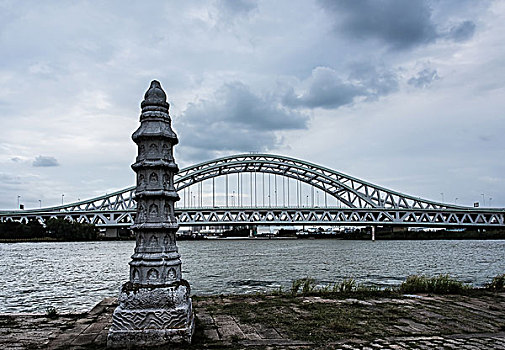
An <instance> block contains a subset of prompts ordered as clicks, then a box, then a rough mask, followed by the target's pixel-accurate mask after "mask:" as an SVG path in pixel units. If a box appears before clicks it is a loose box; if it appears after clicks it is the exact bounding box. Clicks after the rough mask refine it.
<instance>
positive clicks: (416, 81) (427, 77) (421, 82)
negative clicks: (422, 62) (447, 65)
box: [407, 68, 440, 88]
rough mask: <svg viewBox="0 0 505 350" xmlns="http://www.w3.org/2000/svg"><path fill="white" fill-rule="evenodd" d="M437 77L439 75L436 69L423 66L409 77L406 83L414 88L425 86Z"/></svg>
mask: <svg viewBox="0 0 505 350" xmlns="http://www.w3.org/2000/svg"><path fill="white" fill-rule="evenodd" d="M438 79H440V77H439V76H438V73H437V70H436V69H430V68H425V69H423V70H422V71H420V72H418V73H417V75H416V76H415V77H412V78H410V79H409V80H408V81H407V83H408V84H409V85H412V86H414V87H416V88H426V87H428V86H430V85H431V84H432V83H433V82H434V81H435V80H438Z"/></svg>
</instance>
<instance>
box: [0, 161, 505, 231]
mask: <svg viewBox="0 0 505 350" xmlns="http://www.w3.org/2000/svg"><path fill="white" fill-rule="evenodd" d="M242 173H264V174H273V175H280V176H284V177H286V178H289V179H294V180H297V181H299V182H301V183H305V184H307V185H310V186H312V187H314V188H316V189H318V190H320V191H322V192H323V193H325V195H328V196H330V197H332V198H334V199H336V200H337V201H339V202H340V203H341V205H339V207H325V208H321V207H316V206H314V205H312V206H311V207H309V206H308V205H307V206H306V207H301V206H300V205H299V203H298V205H297V206H286V207H283V208H271V207H266V206H263V207H258V206H253V205H252V200H251V206H249V207H239V206H232V207H229V206H226V207H224V208H223V207H215V206H214V205H213V206H211V207H206V208H205V207H201V206H200V207H197V206H196V205H195V206H193V207H191V208H187V207H185V208H180V207H179V208H178V209H176V214H177V215H178V218H179V223H180V224H181V225H223V224H225V225H227V224H287V225H296V224H300V225H302V224H323V225H324V224H327V225H340V224H354V225H360V224H361V225H368V224H371V225H384V224H387V225H403V226H424V227H451V226H453V227H464V226H481V227H483V226H485V227H488V226H495V227H496V226H500V227H504V226H505V222H504V213H505V210H504V209H489V208H487V209H485V208H469V207H464V206H457V205H451V204H446V203H441V202H436V201H430V200H426V199H422V198H419V197H414V196H410V195H406V194H403V193H400V192H397V191H393V190H389V189H386V188H384V187H381V186H377V185H374V184H371V183H369V182H366V181H363V180H360V179H357V178H355V177H352V176H349V175H346V174H343V173H340V172H338V171H335V170H332V169H328V168H326V167H323V166H320V165H316V164H313V163H310V162H306V161H302V160H299V159H295V158H290V157H285V156H278V155H271V154H239V155H233V156H227V157H222V158H218V159H215V160H211V161H206V162H203V163H199V164H196V165H193V166H190V167H187V168H184V169H181V170H180V172H179V173H178V174H177V175H176V177H175V181H174V184H175V187H176V189H177V191H179V192H181V191H183V190H184V189H186V188H188V187H190V186H193V185H195V184H201V183H203V181H205V180H208V179H213V178H216V177H220V176H226V175H229V174H242ZM288 187H289V183H288ZM134 191H135V187H134V186H133V187H128V188H126V189H124V190H121V191H117V192H114V193H111V194H107V195H104V196H100V197H96V198H93V199H90V200H85V201H80V202H76V203H71V204H68V205H63V206H56V207H51V208H42V209H39V210H25V211H8V212H0V220H2V221H5V220H9V219H10V220H28V219H30V218H37V219H39V220H45V219H47V218H49V217H66V218H68V219H70V220H76V221H79V222H90V223H95V224H97V225H99V226H128V225H130V224H131V223H132V222H133V219H134V215H135V209H136V203H135V200H134ZM227 196H228V195H227ZM263 203H264V201H263Z"/></svg>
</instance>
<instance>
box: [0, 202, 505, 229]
mask: <svg viewBox="0 0 505 350" xmlns="http://www.w3.org/2000/svg"><path fill="white" fill-rule="evenodd" d="M175 213H176V216H177V218H178V221H179V225H181V226H193V225H203V226H220V225H289V226H295V225H357V226H359V225H372V226H377V225H391V226H410V227H505V222H504V213H503V210H500V209H480V210H475V209H470V210H464V209H459V210H454V209H444V210H440V209H438V210H437V209H370V208H335V207H328V208H320V207H314V208H312V207H311V208H307V207H305V208H287V207H286V208H239V207H228V208H218V207H216V208H182V209H176V210H175ZM49 218H65V219H68V220H71V221H77V222H82V223H93V224H96V225H97V226H101V227H128V226H130V225H131V224H132V223H133V221H134V218H135V209H126V210H111V211H102V210H88V211H68V212H64V211H49V212H47V211H36V210H34V211H25V212H19V211H17V212H9V213H0V220H1V221H6V220H14V221H21V222H27V221H28V220H31V219H36V220H39V221H45V220H47V219H49Z"/></svg>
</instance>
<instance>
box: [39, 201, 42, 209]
mask: <svg viewBox="0 0 505 350" xmlns="http://www.w3.org/2000/svg"><path fill="white" fill-rule="evenodd" d="M39 208H42V200H41V199H39Z"/></svg>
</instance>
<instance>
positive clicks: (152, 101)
mask: <svg viewBox="0 0 505 350" xmlns="http://www.w3.org/2000/svg"><path fill="white" fill-rule="evenodd" d="M147 106H161V107H166V108H168V107H169V104H168V103H167V94H165V91H163V88H162V87H161V84H160V82H159V81H157V80H153V81H151V86H150V87H149V89H148V90H147V91H146V93H145V95H144V101H142V103H141V107H142V108H144V107H147Z"/></svg>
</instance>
